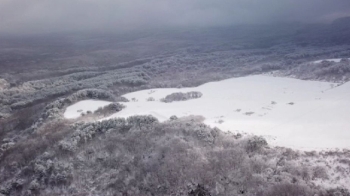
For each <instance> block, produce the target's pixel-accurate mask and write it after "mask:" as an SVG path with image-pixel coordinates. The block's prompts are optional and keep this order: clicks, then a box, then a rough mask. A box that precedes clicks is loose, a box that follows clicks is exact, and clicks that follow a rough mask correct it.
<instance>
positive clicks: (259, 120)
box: [74, 75, 350, 150]
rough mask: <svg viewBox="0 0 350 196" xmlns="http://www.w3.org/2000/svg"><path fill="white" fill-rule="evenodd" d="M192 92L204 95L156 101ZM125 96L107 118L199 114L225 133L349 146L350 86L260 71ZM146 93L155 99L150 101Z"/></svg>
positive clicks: (280, 142)
mask: <svg viewBox="0 0 350 196" xmlns="http://www.w3.org/2000/svg"><path fill="white" fill-rule="evenodd" d="M190 91H199V92H201V93H203V96H202V97H201V98H199V99H192V100H187V101H179V102H172V103H164V102H161V101H160V99H161V98H164V97H165V96H167V95H169V94H171V93H174V92H190ZM124 97H126V98H128V99H129V100H134V101H133V102H128V103H125V105H126V108H125V109H124V110H122V111H121V112H118V113H116V114H114V115H112V116H111V117H109V118H113V117H128V116H132V115H145V114H151V115H153V116H155V117H157V118H158V119H159V120H160V121H165V120H168V119H169V117H170V116H172V115H176V116H177V117H182V116H188V115H202V116H203V117H205V121H204V123H206V124H209V125H211V126H216V127H218V128H220V129H222V130H224V131H231V132H237V133H251V134H255V135H261V136H264V137H265V138H266V139H267V140H268V141H269V143H270V144H272V145H276V146H284V147H292V148H297V149H305V150H314V149H333V148H350V143H349V142H348V141H349V140H350V131H349V130H350V101H348V100H350V84H344V85H341V86H338V85H337V84H334V83H328V82H316V81H304V80H297V79H291V78H279V77H270V76H261V75H258V76H248V77H241V78H233V79H228V80H223V81H219V82H210V83H207V84H204V85H202V86H199V87H196V88H182V89H176V88H175V89H151V90H143V91H138V92H133V93H129V94H126V95H124ZM150 97H153V98H154V99H155V101H149V98H150ZM88 105H93V103H89V104H88ZM77 109H78V108H74V110H77Z"/></svg>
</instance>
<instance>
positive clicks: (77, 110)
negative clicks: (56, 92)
mask: <svg viewBox="0 0 350 196" xmlns="http://www.w3.org/2000/svg"><path fill="white" fill-rule="evenodd" d="M110 103H111V102H108V101H100V100H84V101H79V102H77V103H75V104H73V105H71V106H69V107H67V109H66V111H65V112H64V117H65V118H67V119H74V118H78V117H80V116H81V114H82V113H85V114H86V112H87V111H91V112H95V111H96V110H97V109H98V108H99V107H103V106H106V105H108V104H110Z"/></svg>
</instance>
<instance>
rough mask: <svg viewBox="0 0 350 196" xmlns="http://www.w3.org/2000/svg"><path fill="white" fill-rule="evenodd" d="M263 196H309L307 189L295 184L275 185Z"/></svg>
mask: <svg viewBox="0 0 350 196" xmlns="http://www.w3.org/2000/svg"><path fill="white" fill-rule="evenodd" d="M264 195H265V196H310V195H313V194H312V192H311V191H310V189H309V188H307V187H305V186H301V185H297V184H277V185H274V186H273V187H272V188H270V189H269V190H268V191H266V192H265V193H264Z"/></svg>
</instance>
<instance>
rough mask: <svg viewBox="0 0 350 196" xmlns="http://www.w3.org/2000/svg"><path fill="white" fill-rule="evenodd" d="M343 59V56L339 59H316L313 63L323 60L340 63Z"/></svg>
mask: <svg viewBox="0 0 350 196" xmlns="http://www.w3.org/2000/svg"><path fill="white" fill-rule="evenodd" d="M349 59H350V58H349ZM341 60H342V59H341V58H338V59H323V60H317V61H314V62H313V63H316V64H317V63H322V61H329V62H335V63H339V62H340V61H341Z"/></svg>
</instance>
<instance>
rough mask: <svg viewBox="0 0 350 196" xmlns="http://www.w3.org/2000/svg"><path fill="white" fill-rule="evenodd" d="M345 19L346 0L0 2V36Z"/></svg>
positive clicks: (349, 8)
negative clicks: (7, 34)
mask: <svg viewBox="0 0 350 196" xmlns="http://www.w3.org/2000/svg"><path fill="white" fill-rule="evenodd" d="M344 16H350V0H0V33H46V32H56V31H76V30H112V29H113V30H120V31H122V30H125V29H127V30H129V29H138V28H152V27H169V26H170V27H173V26H217V25H234V24H246V23H271V22H281V21H298V22H329V21H331V20H333V19H336V18H338V17H344Z"/></svg>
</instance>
